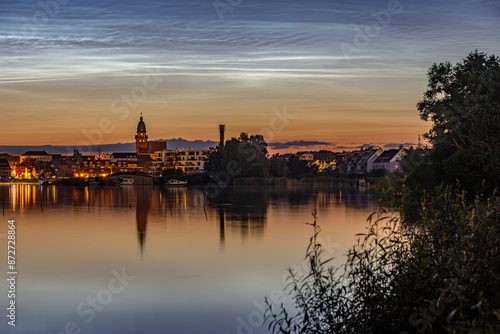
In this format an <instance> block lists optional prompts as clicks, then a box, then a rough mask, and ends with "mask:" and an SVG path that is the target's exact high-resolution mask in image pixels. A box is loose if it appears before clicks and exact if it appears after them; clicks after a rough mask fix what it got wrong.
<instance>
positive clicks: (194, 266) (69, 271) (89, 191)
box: [0, 184, 378, 334]
mask: <svg viewBox="0 0 500 334" xmlns="http://www.w3.org/2000/svg"><path fill="white" fill-rule="evenodd" d="M0 196H1V197H0V200H2V214H3V226H4V227H3V228H2V229H0V249H1V250H2V252H3V254H2V255H1V256H0V268H1V270H2V271H3V275H2V276H3V277H7V274H6V273H7V271H8V269H7V222H8V220H9V219H15V220H16V227H17V228H16V232H17V234H16V237H17V240H16V241H17V243H16V247H17V249H16V251H17V253H16V257H17V268H16V269H17V272H18V274H17V282H16V289H17V291H16V297H17V298H16V303H17V304H16V305H17V309H16V312H17V319H16V327H15V328H13V327H11V326H9V325H7V321H8V318H7V317H6V316H5V315H6V314H7V310H6V308H7V306H8V298H7V290H8V288H9V287H8V285H7V282H6V280H3V283H2V284H1V285H0V286H1V289H0V306H1V308H2V310H3V311H2V314H3V315H2V317H1V319H2V320H1V323H0V333H17V334H24V333H26V334H33V333H44V334H45V333H52V334H56V333H57V334H59V333H95V334H110V333H119V334H129V333H130V334H132V333H134V334H136V333H141V334H142V333H145V334H154V333H161V334H164V333H175V334H180V333H200V334H204V333H208V334H212V333H217V334H225V333H230V334H233V333H267V331H265V330H264V329H261V328H259V327H258V325H260V323H261V322H262V315H261V311H260V309H261V308H262V302H263V298H264V297H265V296H268V297H272V300H275V301H278V302H281V301H284V302H285V303H287V302H288V301H289V299H290V298H289V297H287V296H286V295H283V296H282V295H280V294H279V293H278V291H279V290H280V289H283V288H284V286H285V284H284V282H283V277H285V274H286V268H287V267H294V268H296V269H298V270H301V269H300V268H302V265H303V260H304V255H305V250H306V247H307V245H308V241H309V237H310V236H311V226H309V225H307V224H305V223H306V222H312V217H311V211H312V210H313V208H316V209H317V212H318V217H319V221H318V222H319V224H320V225H321V227H322V232H321V239H322V240H323V244H324V245H325V247H326V250H327V252H328V254H329V255H331V256H335V257H336V260H335V261H334V263H335V264H340V263H343V262H344V260H345V257H344V255H345V253H346V251H347V249H348V248H349V247H350V246H351V245H352V244H353V242H354V241H355V238H356V237H355V234H356V233H359V232H362V231H363V230H364V227H365V226H366V218H367V217H368V215H369V214H370V213H372V212H373V211H376V210H377V209H378V201H377V198H376V196H374V195H372V194H369V193H367V192H365V191H360V190H356V189H349V188H343V189H340V188H335V187H328V188H314V187H310V188H309V187H298V188H293V189H276V188H272V187H271V188H265V187H264V188H262V187H259V188H246V189H236V190H234V191H231V192H230V193H227V194H225V195H224V196H221V197H219V198H217V199H206V198H205V196H204V193H203V191H202V190H198V189H191V188H183V187H179V188H169V189H163V188H159V187H152V186H151V187H149V186H142V187H141V186H135V187H134V186H124V187H121V188H120V187H110V188H99V187H95V188H94V187H85V188H73V187H56V186H40V185H21V184H16V185H2V186H0Z"/></svg>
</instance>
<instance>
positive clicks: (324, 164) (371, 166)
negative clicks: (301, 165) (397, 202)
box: [299, 146, 413, 174]
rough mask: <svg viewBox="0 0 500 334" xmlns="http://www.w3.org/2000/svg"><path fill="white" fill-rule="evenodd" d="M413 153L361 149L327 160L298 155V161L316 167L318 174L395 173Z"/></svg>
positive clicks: (395, 150) (338, 154)
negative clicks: (333, 171)
mask: <svg viewBox="0 0 500 334" xmlns="http://www.w3.org/2000/svg"><path fill="white" fill-rule="evenodd" d="M411 151H413V148H412V147H410V148H409V149H405V148H403V147H402V146H401V147H399V148H398V149H389V150H383V149H381V148H373V147H369V148H363V149H360V150H355V151H352V152H343V153H336V154H334V158H332V159H329V160H319V159H315V154H314V153H311V152H306V153H302V154H300V155H299V159H300V160H305V161H307V162H308V163H309V164H310V165H316V166H317V167H318V170H319V171H320V172H323V171H326V170H338V171H339V172H340V173H342V174H365V173H370V172H373V171H375V170H383V171H387V172H390V173H392V172H396V171H400V170H401V159H402V158H403V157H404V156H405V155H406V154H408V152H411Z"/></svg>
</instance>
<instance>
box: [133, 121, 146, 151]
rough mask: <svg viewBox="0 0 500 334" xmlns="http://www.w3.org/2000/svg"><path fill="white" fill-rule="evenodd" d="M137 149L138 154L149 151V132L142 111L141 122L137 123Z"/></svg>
mask: <svg viewBox="0 0 500 334" xmlns="http://www.w3.org/2000/svg"><path fill="white" fill-rule="evenodd" d="M135 150H136V152H137V154H141V153H147V152H148V134H147V132H146V124H145V123H144V120H143V118H142V113H141V118H140V120H139V123H138V124H137V134H136V135H135Z"/></svg>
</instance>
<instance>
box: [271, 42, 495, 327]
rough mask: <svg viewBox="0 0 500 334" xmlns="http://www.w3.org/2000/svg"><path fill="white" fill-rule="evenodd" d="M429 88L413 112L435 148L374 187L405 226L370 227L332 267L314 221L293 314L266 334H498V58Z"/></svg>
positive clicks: (277, 316)
mask: <svg viewBox="0 0 500 334" xmlns="http://www.w3.org/2000/svg"><path fill="white" fill-rule="evenodd" d="M428 78H429V82H428V87H427V91H426V92H425V93H424V96H423V98H422V100H421V101H420V102H419V103H418V105H417V109H418V110H419V112H420V116H421V117H422V119H424V120H426V121H431V122H432V127H431V130H430V131H429V132H428V133H427V134H426V137H427V138H428V139H429V141H430V142H431V144H432V149H429V150H421V151H418V150H416V151H415V152H413V153H412V154H409V155H408V156H407V157H405V158H404V161H403V171H404V173H403V174H392V175H388V176H386V177H385V178H384V179H383V180H382V181H381V182H380V183H379V184H378V186H379V190H381V191H382V192H384V193H386V194H388V195H389V196H390V197H393V198H399V201H398V202H397V203H398V204H397V205H399V206H400V207H401V209H402V212H403V215H391V214H389V213H388V212H386V211H384V210H383V209H381V210H380V211H379V212H377V213H375V214H373V215H372V216H370V217H369V219H368V229H367V232H366V233H364V234H362V235H359V240H358V242H357V243H356V244H355V245H354V246H353V247H352V248H351V249H350V250H349V252H348V255H347V261H346V263H345V264H344V265H343V266H342V267H339V268H334V267H329V266H328V263H329V260H330V259H328V258H324V257H323V256H322V255H323V253H324V248H323V246H322V245H321V244H320V243H319V242H318V241H317V240H318V234H319V233H320V228H319V226H318V224H317V218H318V217H317V216H316V215H315V216H314V222H313V224H312V227H313V236H312V237H311V239H310V244H309V246H308V248H307V252H306V258H307V260H308V263H309V264H310V266H309V269H310V270H309V273H307V274H305V275H301V274H300V273H298V272H294V271H293V270H290V275H289V285H288V292H289V293H290V294H291V295H292V296H293V298H294V299H293V300H294V305H292V306H290V305H288V306H285V305H281V306H277V305H273V304H271V303H268V312H267V320H268V324H269V328H270V329H271V330H272V331H273V332H274V333H499V332H500V289H498V283H497V276H498V273H500V253H499V252H500V197H499V196H498V187H500V128H499V127H500V126H499V124H500V59H499V58H498V57H495V56H487V55H486V54H483V53H480V52H478V51H475V52H472V53H471V54H469V55H468V56H467V57H466V58H465V59H464V60H463V61H462V62H460V63H458V64H456V65H455V66H452V65H451V64H450V63H448V62H446V63H442V64H439V65H437V64H435V65H433V66H432V67H431V68H430V69H429V72H428Z"/></svg>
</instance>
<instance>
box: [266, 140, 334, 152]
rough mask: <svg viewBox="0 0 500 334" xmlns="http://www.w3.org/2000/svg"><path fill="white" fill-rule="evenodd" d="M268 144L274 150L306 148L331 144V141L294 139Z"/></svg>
mask: <svg viewBox="0 0 500 334" xmlns="http://www.w3.org/2000/svg"><path fill="white" fill-rule="evenodd" d="M269 146H270V147H271V148H273V149H276V150H282V149H288V148H307V147H314V146H332V143H329V142H325V141H316V140H295V141H287V142H282V143H279V142H278V143H270V144H269Z"/></svg>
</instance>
